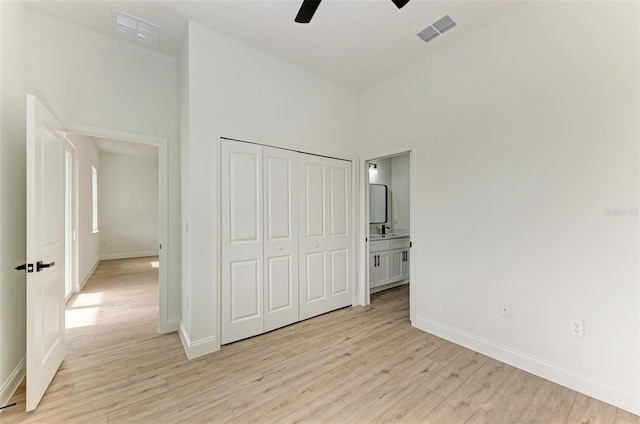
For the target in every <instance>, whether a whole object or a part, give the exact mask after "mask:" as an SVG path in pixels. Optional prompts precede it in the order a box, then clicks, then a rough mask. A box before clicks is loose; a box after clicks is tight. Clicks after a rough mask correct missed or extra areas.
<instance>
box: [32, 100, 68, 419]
mask: <svg viewBox="0 0 640 424" xmlns="http://www.w3.org/2000/svg"><path fill="white" fill-rule="evenodd" d="M65 139H66V135H65V134H64V132H63V131H62V125H61V124H60V122H59V121H58V119H56V117H55V116H54V115H53V113H51V112H50V111H49V110H47V108H46V107H44V105H43V104H42V103H41V102H40V101H39V100H38V99H37V98H36V97H34V96H31V95H28V96H27V264H26V269H25V271H26V272H27V411H31V410H34V409H35V408H36V406H38V403H39V402H40V399H42V396H43V395H44V392H45V391H46V390H47V387H49V383H51V380H53V377H54V375H55V374H56V371H58V368H59V367H60V364H61V363H62V360H63V359H64V355H65V344H64V333H65V324H64V313H65V309H64V308H65V294H64V282H65V276H64V273H65V237H64V228H65V221H64V216H65V215H64V207H65V202H64V200H65V192H64V190H65V185H64V182H65V156H64V155H65Z"/></svg>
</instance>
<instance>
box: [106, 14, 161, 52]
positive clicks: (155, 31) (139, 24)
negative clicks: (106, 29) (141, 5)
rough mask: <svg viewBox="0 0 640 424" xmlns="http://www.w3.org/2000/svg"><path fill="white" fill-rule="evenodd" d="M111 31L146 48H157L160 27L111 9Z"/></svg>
mask: <svg viewBox="0 0 640 424" xmlns="http://www.w3.org/2000/svg"><path fill="white" fill-rule="evenodd" d="M112 12H113V29H114V31H115V32H116V33H118V34H120V35H124V36H125V37H129V38H132V39H134V40H136V41H139V42H141V43H143V44H146V45H147V46H151V47H153V48H157V47H158V40H159V38H160V27H159V26H158V25H155V24H152V23H150V22H146V21H143V20H142V19H138V18H136V17H133V16H131V15H127V14H126V13H122V12H120V11H119V10H115V9H112Z"/></svg>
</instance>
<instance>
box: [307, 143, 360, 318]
mask: <svg viewBox="0 0 640 424" xmlns="http://www.w3.org/2000/svg"><path fill="white" fill-rule="evenodd" d="M298 164H299V176H298V179H299V196H300V203H299V210H300V244H299V246H300V319H301V320H302V319H306V318H310V317H313V316H316V315H320V314H323V313H325V312H329V311H332V310H335V309H338V308H342V307H345V306H349V305H351V304H352V296H351V284H349V281H350V274H351V270H350V269H349V267H350V264H351V260H350V258H351V242H352V230H351V162H347V161H342V160H338V159H330V158H324V157H319V156H314V155H307V154H300V155H299V156H298Z"/></svg>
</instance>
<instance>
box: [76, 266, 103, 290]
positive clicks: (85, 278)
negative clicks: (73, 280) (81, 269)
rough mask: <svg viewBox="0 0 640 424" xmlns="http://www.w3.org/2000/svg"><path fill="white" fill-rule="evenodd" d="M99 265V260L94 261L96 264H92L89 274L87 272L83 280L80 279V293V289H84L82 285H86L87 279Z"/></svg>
mask: <svg viewBox="0 0 640 424" xmlns="http://www.w3.org/2000/svg"><path fill="white" fill-rule="evenodd" d="M99 264H100V258H98V259H96V262H95V263H94V264H93V266H92V267H91V269H90V270H89V272H87V273H86V274H85V276H84V278H82V283H80V291H82V289H83V288H84V285H85V284H87V281H89V278H91V275H93V272H94V271H95V270H96V268H97V267H98V265H99Z"/></svg>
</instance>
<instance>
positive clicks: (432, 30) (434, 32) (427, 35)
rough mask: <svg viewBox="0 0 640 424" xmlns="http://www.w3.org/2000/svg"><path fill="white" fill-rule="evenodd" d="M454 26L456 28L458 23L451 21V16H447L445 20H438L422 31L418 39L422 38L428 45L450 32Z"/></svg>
mask: <svg viewBox="0 0 640 424" xmlns="http://www.w3.org/2000/svg"><path fill="white" fill-rule="evenodd" d="M454 26H456V23H455V22H454V21H453V19H451V17H449V15H447V16H445V17H444V18H442V19H439V20H437V21H436V22H435V23H434V24H433V25H431V26H428V27H426V28H425V29H423V30H422V31H420V32H419V33H418V37H420V38H422V39H423V40H424V42H425V43H427V42H429V41H431V40H433V39H434V38H436V37H437V36H439V35H440V34H444V33H445V32H447V31H449V30H450V29H451V28H453V27H454Z"/></svg>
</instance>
